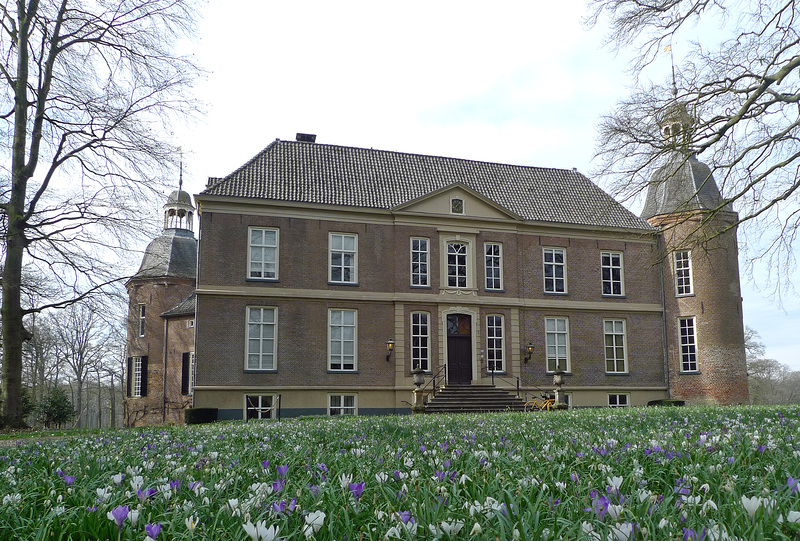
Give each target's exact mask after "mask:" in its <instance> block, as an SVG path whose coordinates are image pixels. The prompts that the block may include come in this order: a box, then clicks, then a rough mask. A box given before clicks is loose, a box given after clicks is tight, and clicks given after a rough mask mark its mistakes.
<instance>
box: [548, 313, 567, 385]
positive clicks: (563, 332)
mask: <svg viewBox="0 0 800 541" xmlns="http://www.w3.org/2000/svg"><path fill="white" fill-rule="evenodd" d="M544 330H545V346H546V349H547V352H546V355H547V371H548V372H558V371H559V370H561V371H564V372H569V371H570V365H569V320H568V319H567V318H565V317H547V318H545V319H544Z"/></svg>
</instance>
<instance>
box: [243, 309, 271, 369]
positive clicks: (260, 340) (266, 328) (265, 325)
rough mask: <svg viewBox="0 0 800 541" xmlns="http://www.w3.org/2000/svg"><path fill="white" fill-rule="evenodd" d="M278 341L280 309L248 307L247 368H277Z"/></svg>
mask: <svg viewBox="0 0 800 541" xmlns="http://www.w3.org/2000/svg"><path fill="white" fill-rule="evenodd" d="M277 342H278V309H277V308H270V307H264V306H248V307H247V353H246V355H245V359H246V360H245V369H246V370H276V369H277V367H276V363H275V348H276V345H277Z"/></svg>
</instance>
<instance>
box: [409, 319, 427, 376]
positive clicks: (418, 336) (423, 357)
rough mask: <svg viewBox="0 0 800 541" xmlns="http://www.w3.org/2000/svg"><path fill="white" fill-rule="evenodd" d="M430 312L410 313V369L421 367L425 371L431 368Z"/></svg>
mask: <svg viewBox="0 0 800 541" xmlns="http://www.w3.org/2000/svg"><path fill="white" fill-rule="evenodd" d="M429 321H430V314H428V312H412V313H411V369H412V370H414V369H417V368H421V369H423V370H425V371H426V372H430V369H431V362H430V361H431V347H430V341H431V335H430V326H429Z"/></svg>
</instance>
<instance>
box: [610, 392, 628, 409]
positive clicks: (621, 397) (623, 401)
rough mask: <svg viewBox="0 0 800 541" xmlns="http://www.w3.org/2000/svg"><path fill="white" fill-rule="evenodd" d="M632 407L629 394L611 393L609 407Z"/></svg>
mask: <svg viewBox="0 0 800 541" xmlns="http://www.w3.org/2000/svg"><path fill="white" fill-rule="evenodd" d="M628 406H630V397H629V396H628V395H627V394H619V393H611V394H609V395H608V407H610V408H626V407H628Z"/></svg>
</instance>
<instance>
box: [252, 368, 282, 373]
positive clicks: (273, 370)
mask: <svg viewBox="0 0 800 541" xmlns="http://www.w3.org/2000/svg"><path fill="white" fill-rule="evenodd" d="M244 373H245V374H277V373H278V369H277V368H263V369H262V368H245V369H244Z"/></svg>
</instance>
